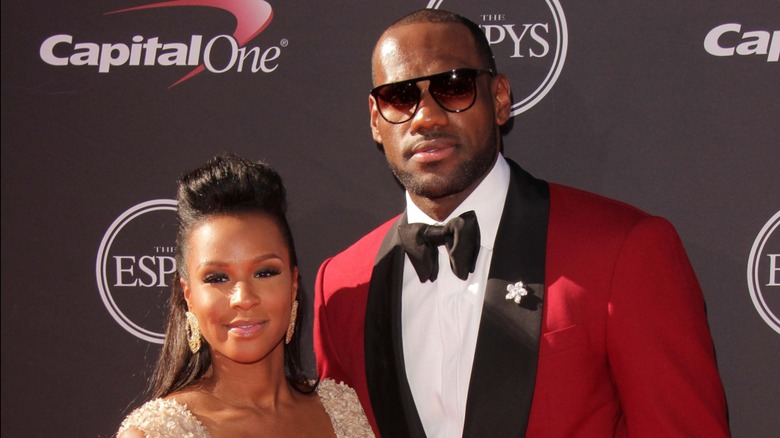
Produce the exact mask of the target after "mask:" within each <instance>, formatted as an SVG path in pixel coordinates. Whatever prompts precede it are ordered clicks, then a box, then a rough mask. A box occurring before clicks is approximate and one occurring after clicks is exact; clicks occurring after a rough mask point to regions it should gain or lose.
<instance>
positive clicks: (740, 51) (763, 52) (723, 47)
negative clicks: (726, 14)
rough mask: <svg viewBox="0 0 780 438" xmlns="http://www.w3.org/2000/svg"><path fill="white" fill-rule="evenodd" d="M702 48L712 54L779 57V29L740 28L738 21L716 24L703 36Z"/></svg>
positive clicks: (767, 60) (768, 60)
mask: <svg viewBox="0 0 780 438" xmlns="http://www.w3.org/2000/svg"><path fill="white" fill-rule="evenodd" d="M704 50H706V51H707V53H709V54H710V55H713V56H766V62H777V61H778V59H780V30H776V31H773V32H772V31H765V30H745V31H743V30H742V25H741V24H738V23H726V24H721V25H720V26H716V27H715V28H713V29H712V30H711V31H709V32H708V33H707V36H706V37H704Z"/></svg>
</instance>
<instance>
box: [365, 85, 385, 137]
mask: <svg viewBox="0 0 780 438" xmlns="http://www.w3.org/2000/svg"><path fill="white" fill-rule="evenodd" d="M368 113H369V114H370V115H371V136H372V137H374V141H375V142H377V143H378V144H382V134H380V133H379V129H378V128H377V123H379V118H380V117H382V116H381V115H380V114H379V109H378V108H377V106H376V100H375V99H374V96H372V95H370V94H369V95H368Z"/></svg>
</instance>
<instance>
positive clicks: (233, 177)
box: [149, 153, 317, 398]
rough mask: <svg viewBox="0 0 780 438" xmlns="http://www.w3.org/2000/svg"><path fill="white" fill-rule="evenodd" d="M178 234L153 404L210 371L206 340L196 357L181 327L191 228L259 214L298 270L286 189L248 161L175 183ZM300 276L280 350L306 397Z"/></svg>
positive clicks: (231, 158) (211, 167) (214, 161)
mask: <svg viewBox="0 0 780 438" xmlns="http://www.w3.org/2000/svg"><path fill="white" fill-rule="evenodd" d="M177 200H178V208H177V215H178V221H179V222H178V233H177V236H176V264H177V271H176V273H175V274H174V277H173V280H172V284H171V295H170V298H169V300H168V320H167V327H166V333H165V342H164V344H163V347H162V351H161V352H160V357H159V359H158V361H157V365H156V367H155V370H154V373H153V374H152V377H151V379H150V381H149V392H150V394H151V397H152V398H158V397H165V396H167V395H169V394H171V393H173V392H176V391H178V390H181V389H183V388H186V387H188V386H190V385H192V384H194V383H196V382H197V381H198V380H199V379H200V378H201V377H203V375H204V374H205V373H206V371H208V369H209V367H210V366H211V353H210V350H209V348H206V347H207V346H208V344H207V343H206V341H205V339H204V340H202V341H201V342H202V343H203V344H204V345H203V346H202V347H201V348H200V350H199V351H198V352H197V353H194V354H193V353H192V352H191V350H190V349H189V345H188V343H187V338H188V333H187V326H186V322H185V313H186V312H187V303H186V301H185V300H184V290H183V289H182V287H181V284H180V279H181V278H183V279H185V280H187V278H188V274H187V269H186V265H185V263H184V260H185V258H186V255H187V252H188V250H189V247H188V245H187V239H188V237H189V235H190V233H191V232H192V230H193V228H194V227H195V226H197V225H199V224H201V223H202V222H203V221H204V220H207V219H208V218H209V217H212V216H214V215H234V214H242V213H259V214H263V215H266V216H267V217H269V218H271V219H272V220H273V221H275V222H276V224H277V225H278V226H279V229H280V230H281V231H282V234H283V237H284V239H285V242H286V243H287V248H288V250H289V254H290V267H291V268H292V267H296V266H298V259H297V255H296V253H295V245H294V242H293V237H292V232H291V230H290V225H289V223H288V221H287V195H286V189H285V187H284V184H283V182H282V178H281V177H280V176H279V174H278V173H277V172H276V171H275V170H274V169H273V168H272V167H271V166H270V165H268V164H266V163H264V162H261V161H256V162H253V161H249V160H247V159H244V158H241V157H239V156H237V155H235V154H232V153H228V154H223V155H217V156H215V157H213V158H211V159H210V160H209V161H208V162H206V164H205V165H203V166H202V167H199V168H198V169H195V170H193V171H191V172H189V173H186V174H184V175H183V176H182V177H181V178H179V180H178V191H177ZM301 284H302V282H301V276H300V272H299V274H298V294H297V300H298V318H297V319H296V321H295V329H296V330H295V332H294V335H293V337H292V339H291V341H290V343H288V344H285V345H284V365H285V375H286V378H287V381H288V382H289V383H290V385H291V386H292V387H293V388H295V389H296V390H297V391H299V392H302V393H305V394H308V393H311V392H313V391H314V390H315V389H316V386H317V381H316V380H311V379H308V378H307V377H306V375H305V373H304V371H303V366H302V361H301V354H300V342H301V334H300V333H301V330H299V328H300V326H301V325H302V321H304V320H305V316H306V315H305V314H306V309H307V306H306V293H305V291H303V289H302V286H301Z"/></svg>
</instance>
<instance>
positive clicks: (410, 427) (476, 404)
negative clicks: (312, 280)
mask: <svg viewBox="0 0 780 438" xmlns="http://www.w3.org/2000/svg"><path fill="white" fill-rule="evenodd" d="M372 67H373V82H374V85H376V86H377V87H376V88H374V89H373V90H372V92H371V94H370V96H369V109H370V112H371V129H372V132H373V137H374V140H375V141H376V142H377V144H378V145H379V146H380V148H381V149H382V150H383V151H384V154H385V156H386V158H387V162H388V164H389V166H390V168H391V169H392V171H393V173H394V174H395V176H396V178H397V179H398V180H399V181H400V182H401V183H402V184H403V186H404V187H405V189H406V200H407V208H406V211H405V212H404V213H403V214H401V215H400V216H398V217H396V218H394V219H392V220H390V221H389V222H387V223H385V224H384V225H382V226H380V227H379V228H377V229H376V230H374V231H372V232H371V233H369V234H368V235H366V236H365V237H363V238H362V239H360V240H359V241H358V242H357V243H355V244H354V245H352V246H351V247H350V248H348V249H346V250H345V251H344V252H342V253H340V254H338V255H337V256H335V257H333V258H331V259H329V260H327V261H325V262H324V263H323V265H322V266H321V268H320V271H319V273H318V276H317V282H316V292H315V335H314V342H315V352H316V355H317V366H318V371H319V372H320V374H321V376H323V377H330V378H333V379H336V380H337V381H344V382H345V383H347V384H348V385H350V386H353V387H354V388H355V389H356V390H357V393H358V395H359V397H360V399H361V402H362V404H363V406H364V408H365V410H366V412H367V414H368V416H369V420H370V421H371V423H372V426H373V427H374V430H375V431H376V432H377V434H381V436H384V437H418V436H419V437H422V436H431V437H458V436H468V437H504V436H513V437H516V436H528V437H576V436H585V437H613V436H614V437H624V436H630V437H641V436H652V437H661V436H663V437H673V436H674V437H677V436H686V437H688V436H690V437H705V436H706V437H719V436H728V434H729V432H728V425H727V420H726V405H725V398H724V394H723V388H722V384H721V381H720V378H719V376H718V372H717V368H716V364H715V360H714V353H713V346H712V340H711V336H710V332H709V328H708V325H707V320H706V316H705V313H704V303H703V298H702V294H701V290H700V288H699V285H698V282H697V280H696V278H695V275H694V273H693V270H692V269H691V266H690V263H689V262H688V260H687V257H686V255H685V251H684V249H683V247H682V245H681V242H680V240H679V238H678V236H677V234H676V232H675V231H674V229H673V227H672V226H671V224H669V222H667V221H666V220H664V219H662V218H659V217H654V216H651V215H648V214H646V213H644V212H642V211H639V210H637V209H636V208H633V207H631V206H628V205H626V204H623V203H620V202H617V201H613V200H609V199H605V198H602V197H600V196H597V195H594V194H589V193H585V192H582V191H579V190H576V189H572V188H568V187H564V186H560V185H557V184H553V183H547V182H544V181H541V180H538V179H535V178H533V177H532V176H531V175H529V174H528V173H527V172H525V171H524V170H522V169H521V168H520V167H519V166H518V165H517V164H515V163H513V162H512V161H510V160H507V159H505V158H504V157H503V155H502V153H501V148H502V145H501V134H500V127H501V126H502V125H503V124H504V123H506V122H507V121H508V119H509V117H510V116H509V111H510V106H511V101H510V86H509V82H508V80H507V78H506V77H505V76H503V75H501V74H497V73H496V69H495V64H494V61H493V57H492V54H491V53H490V47H489V45H488V43H487V41H486V40H485V38H484V35H483V34H482V32H481V31H480V29H479V27H478V26H477V25H476V24H474V23H473V22H470V21H468V20H466V19H464V18H462V17H460V16H458V15H455V14H452V13H448V12H445V11H440V10H422V11H418V12H415V13H413V14H410V15H409V16H406V17H404V18H402V19H401V20H399V21H398V22H396V23H394V24H393V25H391V26H390V27H389V28H388V29H387V30H386V31H385V32H384V33H383V34H382V36H381V37H380V39H379V41H378V43H377V45H376V47H375V50H374V54H373V58H372ZM475 218H476V219H475ZM415 223H427V224H449V225H448V226H446V227H438V228H430V229H427V230H426V228H425V227H420V226H419V225H415ZM463 230H466V231H470V233H466V232H464V233H463V234H461V232H463ZM453 231H454V233H455V234H454V235H449V234H448V233H449V232H453ZM442 242H443V244H442V245H441V246H438V245H439V244H440V243H442ZM414 244H418V245H420V244H421V246H418V247H415V246H414ZM469 248H471V249H474V250H475V251H477V255H476V259H475V260H472V259H466V260H465V261H463V260H461V259H460V255H453V256H452V257H450V255H449V252H448V250H452V251H453V253H454V252H456V251H459V250H461V249H466V250H468V249H469ZM426 252H432V253H433V259H425V258H424V257H423V256H424V255H425V253H426ZM467 255H468V254H467ZM418 268H419V269H418Z"/></svg>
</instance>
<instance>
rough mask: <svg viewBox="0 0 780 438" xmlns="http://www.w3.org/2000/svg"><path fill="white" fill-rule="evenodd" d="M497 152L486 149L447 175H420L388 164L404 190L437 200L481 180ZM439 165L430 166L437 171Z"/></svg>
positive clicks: (429, 166)
mask: <svg viewBox="0 0 780 438" xmlns="http://www.w3.org/2000/svg"><path fill="white" fill-rule="evenodd" d="M496 155H497V151H496V150H495V149H493V148H489V147H488V148H484V149H482V150H480V151H479V153H478V154H477V155H475V156H474V158H473V159H471V160H468V161H464V162H461V163H460V164H459V165H458V166H457V168H456V169H455V171H454V172H452V173H451V174H447V175H436V174H433V173H430V174H420V173H416V172H410V171H407V170H404V169H402V168H400V167H398V166H396V165H394V164H393V163H391V162H390V161H388V164H389V166H390V170H392V172H393V175H395V177H396V179H398V182H400V183H401V185H403V186H404V188H405V189H406V190H407V191H409V193H412V194H414V195H417V196H420V197H423V198H428V199H436V198H442V197H446V196H451V195H454V194H457V193H460V192H463V191H464V190H466V189H468V188H469V187H470V186H472V185H473V184H474V183H476V182H477V181H479V180H481V179H482V177H484V176H485V175H486V174H487V173H488V171H489V170H490V169H491V167H492V166H493V163H494V162H495V159H496ZM437 165H438V164H437V163H434V164H431V165H428V168H429V169H431V170H435V168H436V166H437Z"/></svg>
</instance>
